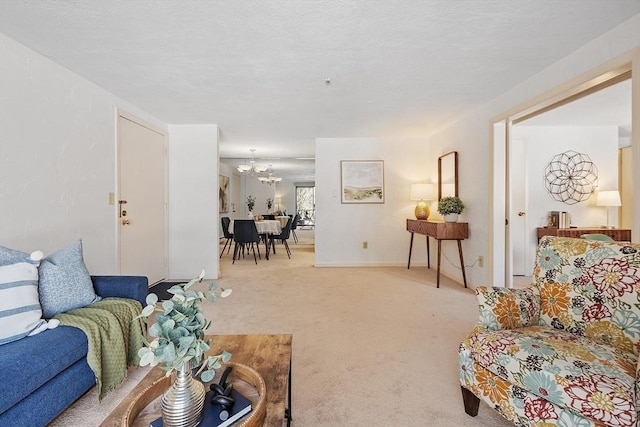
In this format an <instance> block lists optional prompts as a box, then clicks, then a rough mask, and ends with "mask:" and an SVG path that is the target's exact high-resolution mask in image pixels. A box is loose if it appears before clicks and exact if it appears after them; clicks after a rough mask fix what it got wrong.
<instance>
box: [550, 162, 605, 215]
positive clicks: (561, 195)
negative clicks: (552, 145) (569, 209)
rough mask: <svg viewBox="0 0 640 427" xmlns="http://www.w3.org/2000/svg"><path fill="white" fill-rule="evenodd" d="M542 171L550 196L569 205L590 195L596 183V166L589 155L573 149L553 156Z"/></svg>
mask: <svg viewBox="0 0 640 427" xmlns="http://www.w3.org/2000/svg"><path fill="white" fill-rule="evenodd" d="M544 173H545V186H546V187H547V191H548V192H549V194H550V195H551V197H553V198H554V199H555V200H558V201H559V202H564V203H567V204H569V205H574V204H576V203H579V202H583V201H585V200H587V199H588V198H589V197H591V195H592V194H593V192H594V191H595V189H596V187H597V183H598V168H597V167H596V165H595V164H594V163H593V162H592V161H591V158H590V157H589V155H587V154H584V153H578V152H576V151H573V150H569V151H565V152H564V153H560V154H556V155H555V156H553V158H552V159H551V161H550V162H549V164H548V165H547V167H546V168H545V170H544Z"/></svg>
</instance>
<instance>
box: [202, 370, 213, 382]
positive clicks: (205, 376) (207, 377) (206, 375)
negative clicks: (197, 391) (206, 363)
mask: <svg viewBox="0 0 640 427" xmlns="http://www.w3.org/2000/svg"><path fill="white" fill-rule="evenodd" d="M215 375H216V371H213V370H211V369H208V370H206V371H204V372H203V373H202V374H200V379H201V380H202V382H204V383H208V382H209V381H211V380H213V377H215Z"/></svg>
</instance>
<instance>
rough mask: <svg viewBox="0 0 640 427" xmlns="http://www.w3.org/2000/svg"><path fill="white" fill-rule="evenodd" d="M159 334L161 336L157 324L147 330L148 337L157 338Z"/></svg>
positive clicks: (160, 330)
mask: <svg viewBox="0 0 640 427" xmlns="http://www.w3.org/2000/svg"><path fill="white" fill-rule="evenodd" d="M160 334H162V326H160V325H159V324H157V323H154V324H153V325H151V327H150V328H149V335H150V336H152V337H157V336H159V335H160Z"/></svg>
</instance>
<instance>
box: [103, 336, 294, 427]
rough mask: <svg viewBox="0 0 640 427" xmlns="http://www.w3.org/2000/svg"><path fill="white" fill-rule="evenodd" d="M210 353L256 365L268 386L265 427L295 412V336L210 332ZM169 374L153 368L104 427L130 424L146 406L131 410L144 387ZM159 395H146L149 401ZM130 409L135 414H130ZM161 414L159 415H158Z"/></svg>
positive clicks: (289, 416)
mask: <svg viewBox="0 0 640 427" xmlns="http://www.w3.org/2000/svg"><path fill="white" fill-rule="evenodd" d="M207 338H211V350H210V351H209V353H210V354H219V353H221V352H222V351H224V350H226V351H228V352H230V353H231V354H232V357H231V360H232V361H233V362H236V363H242V364H245V365H247V366H250V367H252V368H253V369H255V370H256V371H258V373H260V375H261V376H262V378H263V379H264V382H265V384H266V386H267V414H266V418H265V422H264V426H268V427H272V426H278V427H281V426H282V425H283V422H284V421H285V420H286V421H287V426H289V425H290V423H291V420H292V419H293V417H292V415H291V343H292V341H293V335H289V334H284V335H210V336H208V337H207ZM164 375H165V371H163V370H162V369H160V368H159V367H155V368H154V369H152V370H151V371H150V372H149V373H148V374H147V375H146V376H145V377H144V378H143V379H142V381H140V383H139V384H138V385H137V386H136V387H135V388H134V389H133V390H132V391H131V393H129V394H128V395H127V397H125V399H124V400H123V401H122V402H121V403H120V404H119V405H118V406H117V407H116V409H114V410H113V412H112V413H111V414H109V416H108V417H107V419H105V420H104V422H103V423H102V424H101V426H105V427H125V426H126V427H128V425H130V424H131V422H130V421H128V420H131V421H133V420H134V419H135V416H136V415H137V414H138V412H139V411H140V410H141V409H143V408H134V409H131V406H132V403H133V402H134V401H137V400H143V399H140V397H141V396H140V395H141V393H142V391H143V390H149V388H150V386H151V385H152V384H153V383H154V382H156V381H157V380H158V379H160V378H162V377H163V376H164ZM156 397H157V395H156V396H144V401H145V402H146V403H148V402H151V401H152V400H153V399H155V398H156ZM128 412H135V413H131V414H130V415H129V416H128V417H127V413H128ZM157 416H159V414H158V415H157Z"/></svg>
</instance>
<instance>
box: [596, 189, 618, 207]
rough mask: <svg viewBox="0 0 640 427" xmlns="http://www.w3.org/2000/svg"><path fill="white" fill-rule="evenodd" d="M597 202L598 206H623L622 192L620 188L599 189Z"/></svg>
mask: <svg viewBox="0 0 640 427" xmlns="http://www.w3.org/2000/svg"><path fill="white" fill-rule="evenodd" d="M596 204H597V205H598V206H622V202H621V201H620V192H619V191H618V190H609V191H599V192H598V200H597V201H596Z"/></svg>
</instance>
